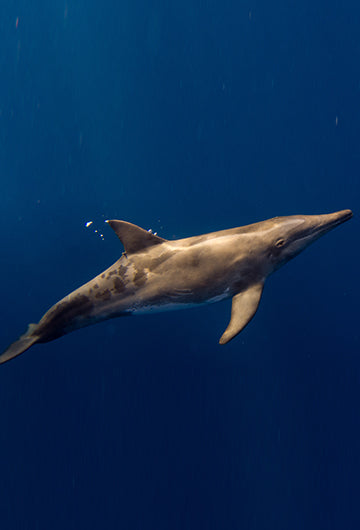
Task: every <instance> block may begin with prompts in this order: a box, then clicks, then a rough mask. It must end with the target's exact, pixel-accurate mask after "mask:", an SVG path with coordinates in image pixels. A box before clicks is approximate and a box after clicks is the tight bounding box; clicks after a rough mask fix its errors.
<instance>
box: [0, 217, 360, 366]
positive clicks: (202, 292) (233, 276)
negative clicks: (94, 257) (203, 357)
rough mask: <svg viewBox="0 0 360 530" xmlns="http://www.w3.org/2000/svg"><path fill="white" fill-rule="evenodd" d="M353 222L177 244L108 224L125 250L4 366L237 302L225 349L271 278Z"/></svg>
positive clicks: (30, 333)
mask: <svg viewBox="0 0 360 530" xmlns="http://www.w3.org/2000/svg"><path fill="white" fill-rule="evenodd" d="M351 217H352V212H351V210H342V211H340V212H335V213H331V214H327V215H293V216H290V217H274V218H273V219H269V220H267V221H262V222H260V223H255V224H251V225H248V226H241V227H239V228H232V229H230V230H221V231H220V232H213V233H211V234H205V235H202V236H195V237H189V238H187V239H179V240H176V241H168V240H166V239H162V238H160V237H158V236H157V235H155V234H152V233H151V232H148V231H146V230H143V229H142V228H139V227H138V226H136V225H133V224H131V223H127V222H125V221H107V222H108V223H109V225H110V226H111V228H112V229H113V230H114V231H115V233H116V235H117V236H118V238H119V239H120V241H121V242H122V244H123V246H124V249H125V252H124V253H123V254H122V256H121V257H120V259H119V260H118V261H116V262H115V263H114V264H113V265H112V266H111V267H110V268H109V269H107V270H106V271H105V272H103V273H102V274H99V276H96V278H94V279H93V280H91V281H89V282H88V283H86V284H85V285H82V286H81V287H79V289H76V291H74V292H72V293H70V294H69V295H68V296H66V297H65V298H63V299H62V300H60V301H59V302H58V303H57V304H55V305H54V306H53V307H51V308H50V309H49V310H48V311H47V313H45V315H44V316H43V317H42V319H41V320H40V322H39V323H38V324H30V325H29V328H28V330H27V332H26V333H25V334H24V335H22V336H21V337H20V338H19V339H18V340H17V341H16V342H13V344H11V345H10V346H9V348H8V349H7V350H5V352H4V353H3V354H2V355H1V356H0V363H4V362H6V361H8V360H9V359H12V358H13V357H16V356H17V355H20V354H21V353H23V352H24V351H25V350H27V349H28V348H30V346H32V345H33V344H35V343H37V342H48V341H51V340H54V339H57V338H58V337H61V336H62V335H65V334H66V333H69V332H70V331H73V330H75V329H78V328H82V327H84V326H88V325H90V324H94V323H95V322H100V321H102V320H106V319H108V318H114V317H120V316H125V315H135V314H141V313H147V312H150V311H166V310H168V309H178V308H184V307H191V306H196V305H199V304H204V303H211V302H217V301H219V300H223V299H225V298H231V297H232V308H231V319H230V323H229V325H228V327H227V328H226V330H225V332H224V334H223V335H222V336H221V338H220V344H226V343H227V342H229V341H230V340H231V339H233V338H234V337H235V336H236V335H237V334H238V333H240V331H241V330H242V329H243V328H244V327H245V326H246V324H248V322H249V321H250V320H251V319H252V317H253V316H254V314H255V312H256V310H257V308H258V305H259V302H260V298H261V294H262V291H263V287H264V282H265V279H266V278H267V276H269V274H271V273H272V272H274V271H275V270H277V269H278V268H279V267H281V266H282V265H284V264H285V263H286V262H288V261H289V260H290V259H292V258H293V257H295V256H296V255H297V254H299V253H300V252H301V251H302V250H304V249H305V248H306V247H307V246H309V245H310V243H312V242H313V241H315V240H316V239H318V238H319V237H320V236H322V235H324V234H325V233H326V232H328V231H329V230H332V229H333V228H335V227H336V226H338V225H340V224H341V223H343V222H344V221H347V220H348V219H350V218H351Z"/></svg>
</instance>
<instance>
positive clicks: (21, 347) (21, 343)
mask: <svg viewBox="0 0 360 530" xmlns="http://www.w3.org/2000/svg"><path fill="white" fill-rule="evenodd" d="M35 328H37V324H29V327H28V330H27V332H26V333H24V334H23V335H21V337H20V338H19V339H18V340H16V341H15V342H13V343H12V344H10V346H9V347H8V348H7V350H5V351H4V353H3V354H2V355H0V364H3V363H6V361H10V359H13V358H14V357H17V356H18V355H20V354H21V353H23V352H24V351H26V350H27V349H29V348H30V346H32V345H33V344H35V343H36V342H38V340H39V338H40V337H38V336H36V335H33V332H34V330H35Z"/></svg>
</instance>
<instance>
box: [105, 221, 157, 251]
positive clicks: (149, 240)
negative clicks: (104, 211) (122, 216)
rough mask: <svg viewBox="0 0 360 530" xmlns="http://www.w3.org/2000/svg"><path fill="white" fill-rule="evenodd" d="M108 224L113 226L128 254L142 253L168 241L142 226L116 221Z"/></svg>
mask: <svg viewBox="0 0 360 530" xmlns="http://www.w3.org/2000/svg"><path fill="white" fill-rule="evenodd" d="M106 222H107V223H108V224H109V225H110V226H111V228H112V229H113V230H114V232H115V234H116V235H117V236H118V238H119V239H120V241H121V243H122V244H123V245H124V249H125V252H126V253H127V254H133V253H135V252H140V251H141V250H144V249H146V248H148V247H152V246H153V245H159V243H164V241H166V239H162V238H161V237H158V236H156V235H154V234H152V233H151V232H148V231H147V230H144V229H143V228H140V226H136V225H133V224H132V223H127V222H126V221H117V220H116V219H114V220H112V221H106Z"/></svg>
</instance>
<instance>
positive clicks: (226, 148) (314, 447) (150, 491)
mask: <svg viewBox="0 0 360 530" xmlns="http://www.w3.org/2000/svg"><path fill="white" fill-rule="evenodd" d="M17 18H18V23H17V22H16V20H17ZM16 26H17V27H16ZM0 80H1V82H0V179H1V195H0V201H1V202H0V204H1V208H0V220H1V257H0V260H1V261H0V267H1V271H0V274H1V332H0V333H1V335H0V340H1V347H4V348H5V347H6V346H7V345H8V343H10V342H12V341H13V340H14V339H15V338H16V337H17V336H18V335H19V334H20V333H22V332H23V331H24V330H25V328H26V325H27V324H28V323H29V322H34V321H37V320H38V319H39V318H40V317H41V315H42V314H43V313H44V311H45V310H46V309H47V308H48V307H49V306H50V305H52V304H53V303H54V302H56V301H57V300H58V299H59V298H62V297H63V296H64V295H65V294H67V293H68V292H69V291H71V290H73V289H74V288H76V287H78V286H79V285H80V284H82V283H84V282H85V281H87V280H88V279H90V278H91V277H93V276H95V275H96V274H97V273H98V272H100V271H101V270H102V269H104V268H106V267H107V266H109V265H110V264H111V263H112V262H113V261H115V260H116V259H117V258H118V256H119V254H120V252H121V251H122V249H121V246H120V244H119V242H118V240H117V238H116V237H115V235H114V234H113V233H112V232H111V230H110V228H109V227H107V226H106V225H103V224H102V221H103V220H104V219H106V218H119V219H125V220H128V221H132V222H135V223H136V224H139V225H140V226H143V227H144V228H150V227H151V228H152V229H153V230H156V231H158V232H159V235H161V236H163V237H166V238H178V237H186V236H189V235H195V234H200V233H203V232H208V231H212V230H218V229H223V228H230V227H233V226H239V225H242V224H247V223H250V222H255V221H259V220H262V219H265V218H268V217H273V216H275V215H287V214H294V213H303V214H311V213H326V212H330V211H334V210H339V209H343V208H352V209H353V210H354V212H355V214H356V215H355V217H354V219H353V220H352V221H350V222H349V223H347V224H346V225H344V226H342V227H341V228H339V229H337V230H336V231H334V232H333V233H331V234H329V235H328V236H326V237H325V238H324V239H322V240H320V241H319V242H317V243H316V244H315V245H314V246H313V247H311V249H310V250H309V251H307V252H305V253H304V254H303V255H301V256H299V257H298V258H296V260H295V261H293V262H291V263H290V264H289V265H287V266H286V267H285V268H284V269H283V270H282V271H280V272H279V273H277V274H276V275H274V276H273V277H271V278H270V279H269V281H268V283H267V285H266V288H265V292H264V296H263V300H262V303H261V305H260V308H259V311H258V313H257V315H256V317H255V319H254V320H253V321H252V323H251V324H250V325H249V326H248V327H247V328H246V330H245V331H244V332H243V333H242V334H241V335H240V336H239V337H238V338H237V339H236V340H234V341H233V342H232V343H231V344H229V345H228V346H227V347H219V346H218V344H217V341H218V338H219V337H220V335H221V334H222V332H223V331H224V329H225V327H226V325H227V323H228V319H229V314H230V303H229V302H224V303H220V304H215V305H214V306H209V307H203V308H199V309H196V310H190V311H184V312H173V313H167V314H166V313H165V314H160V315H154V316H148V317H138V318H134V319H126V321H122V320H118V321H116V320H114V321H111V322H107V323H104V324H101V325H98V326H94V327H90V328H87V329H84V330H81V331H78V332H76V333H74V334H70V335H68V336H66V337H64V338H62V339H60V340H58V341H55V342H52V343H49V344H46V345H40V346H37V347H34V348H33V349H31V350H30V351H29V352H27V353H26V354H24V355H23V356H22V357H19V358H18V359H16V360H14V361H13V362H11V363H8V364H6V365H3V366H1V370H0V403H1V407H0V528H1V530H7V529H11V530H14V529H15V530H17V529H26V530H28V529H29V530H32V529H38V530H39V529H49V528H51V529H61V530H63V529H64V528H66V529H79V528H86V529H92V528H94V529H98V528H106V529H111V528H122V529H153V528H154V529H170V528H171V529H175V528H176V529H177V528H179V529H199V528H206V529H234V530H235V529H236V530H238V529H240V528H246V529H276V530H280V529H289V528H291V529H294V530H296V529H299V530H300V529H304V528H308V529H322V528H326V529H339V528H346V529H353V528H354V529H355V528H359V527H360V508H359V473H360V453H359V444H360V412H359V400H360V358H359V355H360V346H359V307H358V300H359V295H360V289H359V283H358V270H359V258H360V252H359V241H360V239H359V220H358V215H359V206H360V200H359V199H360V181H359V175H360V6H359V2H358V1H356V0H352V1H350V0H343V1H341V2H340V1H337V0H327V1H326V2H325V0H321V1H315V2H314V1H313V0H303V1H302V2H295V1H291V0H288V1H281V0H275V1H274V2H269V1H268V0H247V1H246V2H244V1H243V0H237V1H232V0H228V1H226V2H223V1H221V0H212V1H211V0H209V1H207V2H200V1H198V0H181V2H180V1H178V2H168V1H165V0H162V1H160V0H153V1H150V2H145V1H144V0H131V1H130V0H124V1H119V0H117V1H115V0H113V1H111V0H103V1H102V2H95V1H91V0H87V1H85V0H52V1H51V2H44V1H40V0H33V1H32V2H26V1H25V0H19V1H17V2H16V1H13V2H2V3H1V7H0ZM88 220H94V221H95V223H94V225H93V227H91V228H90V229H85V228H84V223H85V222H86V221H88ZM94 227H95V228H99V229H100V228H101V230H104V241H103V240H101V239H100V237H98V236H97V235H96V234H95V233H94V231H93V228H94Z"/></svg>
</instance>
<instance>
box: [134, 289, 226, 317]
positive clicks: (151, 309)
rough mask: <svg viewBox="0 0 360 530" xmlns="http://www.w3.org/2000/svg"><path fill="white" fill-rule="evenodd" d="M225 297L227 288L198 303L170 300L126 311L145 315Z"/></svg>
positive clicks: (213, 301) (211, 302)
mask: <svg viewBox="0 0 360 530" xmlns="http://www.w3.org/2000/svg"><path fill="white" fill-rule="evenodd" d="M226 298H229V289H226V291H225V292H224V293H223V294H220V295H218V296H214V297H213V298H209V300H206V301H205V302H200V303H197V304H196V303H183V304H182V303H176V302H172V303H169V304H161V305H143V306H141V307H137V308H134V309H129V310H128V311H129V312H131V313H132V314H133V315H146V314H149V313H161V312H163V311H176V310H178V309H190V308H192V307H198V306H199V305H205V304H213V303H215V302H220V301H221V300H225V299H226Z"/></svg>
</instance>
